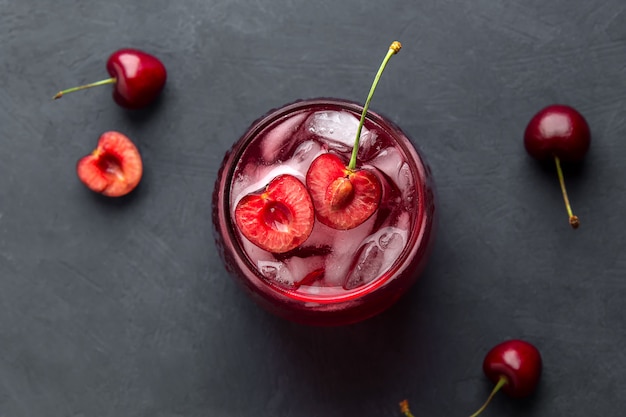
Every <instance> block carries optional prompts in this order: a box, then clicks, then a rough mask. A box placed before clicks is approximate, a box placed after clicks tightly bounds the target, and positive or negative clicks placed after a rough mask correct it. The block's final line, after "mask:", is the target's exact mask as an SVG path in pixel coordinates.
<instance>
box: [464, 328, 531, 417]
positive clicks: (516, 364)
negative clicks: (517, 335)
mask: <svg viewBox="0 0 626 417" xmlns="http://www.w3.org/2000/svg"><path fill="white" fill-rule="evenodd" d="M542 367H543V365H542V360H541V354H540V353H539V350H538V349H537V348H536V347H535V346H533V345H532V344H530V343H528V342H526V341H524V340H519V339H512V340H507V341H505V342H502V343H500V344H498V345H496V346H494V347H493V348H492V349H491V350H490V351H489V352H488V353H487V355H486V356H485V359H484V361H483V372H484V373H485V375H486V376H487V378H489V379H490V380H491V381H492V382H493V383H494V384H496V385H495V387H494V388H493V390H492V391H491V394H490V395H489V398H487V401H485V403H484V404H483V405H482V407H480V408H479V409H478V411H476V412H475V413H474V414H472V415H471V416H470V417H476V416H478V415H479V414H480V413H482V412H483V411H484V410H485V408H487V405H489V403H490V402H491V400H492V399H493V397H494V395H495V394H496V393H497V392H498V391H500V390H502V391H504V392H505V393H506V394H508V395H509V396H510V397H513V398H522V397H527V396H529V395H530V394H532V393H533V392H534V391H535V389H536V388H537V385H538V384H539V379H540V377H541V370H542Z"/></svg>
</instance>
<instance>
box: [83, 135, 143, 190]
mask: <svg viewBox="0 0 626 417" xmlns="http://www.w3.org/2000/svg"><path fill="white" fill-rule="evenodd" d="M76 173H77V175H78V178H79V179H80V181H81V182H82V183H83V184H85V185H86V186H87V188H89V189H90V190H92V191H94V192H96V193H100V194H102V195H105V196H107V197H121V196H123V195H126V194H128V193H130V192H131V191H132V190H134V189H135V187H137V185H138V184H139V181H140V180H141V177H142V175H143V163H142V161H141V155H140V154H139V151H138V150H137V147H136V146H135V145H134V144H133V142H131V140H130V139H129V138H128V137H127V136H125V135H123V134H122V133H119V132H113V131H111V132H105V133H103V134H102V136H100V139H99V140H98V145H97V147H96V149H95V150H94V151H93V152H92V153H91V154H89V155H87V156H85V157H83V158H81V159H80V160H79V161H78V163H77V165H76Z"/></svg>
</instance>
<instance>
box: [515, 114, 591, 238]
mask: <svg viewBox="0 0 626 417" xmlns="http://www.w3.org/2000/svg"><path fill="white" fill-rule="evenodd" d="M590 144H591V133H590V129H589V125H588V124H587V121H586V120H585V118H584V117H583V116H582V115H581V114H580V113H579V112H578V111H577V110H576V109H574V108H572V107H570V106H565V105H560V104H555V105H551V106H548V107H546V108H544V109H542V110H541V111H539V112H538V113H537V114H535V116H533V118H532V119H531V120H530V122H529V123H528V126H527V127H526V131H525V132H524V146H525V148H526V151H527V152H528V153H529V154H530V155H531V156H532V157H534V158H536V159H538V160H541V161H545V160H549V159H554V163H555V164H556V171H557V174H558V176H559V183H560V185H561V192H562V193H563V200H564V201H565V208H566V209H567V214H568V216H569V223H570V225H571V226H572V227H573V228H574V229H576V228H578V226H579V225H580V222H579V220H578V217H577V216H575V215H574V213H573V212H572V208H571V205H570V202H569V198H568V196H567V191H566V189H565V180H564V179H563V170H562V168H561V161H563V162H579V161H581V160H582V159H583V157H584V156H585V154H586V153H587V151H588V150H589V146H590Z"/></svg>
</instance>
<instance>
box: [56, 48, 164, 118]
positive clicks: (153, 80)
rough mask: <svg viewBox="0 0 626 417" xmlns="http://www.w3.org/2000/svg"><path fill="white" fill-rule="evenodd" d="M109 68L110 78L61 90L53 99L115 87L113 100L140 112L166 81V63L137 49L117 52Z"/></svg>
mask: <svg viewBox="0 0 626 417" xmlns="http://www.w3.org/2000/svg"><path fill="white" fill-rule="evenodd" d="M106 69H107V71H108V73H109V75H110V76H111V78H107V79H105V80H101V81H98V82H95V83H91V84H86V85H82V86H79V87H73V88H69V89H67V90H63V91H60V92H59V93H57V95H55V96H54V98H55V99H58V98H61V97H63V96H64V95H65V94H67V93H71V92H74V91H79V90H85V89H87V88H91V87H96V86H100V85H106V84H113V85H114V87H113V100H115V102H116V103H117V104H118V105H120V106H121V107H124V108H127V109H138V108H141V107H145V106H147V105H148V104H150V103H152V102H153V101H154V100H155V99H156V98H157V97H158V95H159V94H160V93H161V90H163V87H164V86H165V82H166V80H167V71H166V69H165V66H164V65H163V63H162V62H161V61H160V60H159V59H158V58H156V57H155V56H153V55H150V54H148V53H146V52H143V51H140V50H138V49H120V50H118V51H116V52H114V53H113V54H111V56H110V57H109V59H108V60H107V63H106Z"/></svg>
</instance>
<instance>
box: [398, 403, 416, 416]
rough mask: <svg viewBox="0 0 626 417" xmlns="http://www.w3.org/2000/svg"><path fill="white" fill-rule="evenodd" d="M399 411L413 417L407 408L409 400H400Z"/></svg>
mask: <svg viewBox="0 0 626 417" xmlns="http://www.w3.org/2000/svg"><path fill="white" fill-rule="evenodd" d="M399 405H400V412H401V413H402V414H404V415H405V416H406V417H415V416H414V415H413V414H411V410H409V402H408V401H407V400H402V401H400V404H399Z"/></svg>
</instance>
